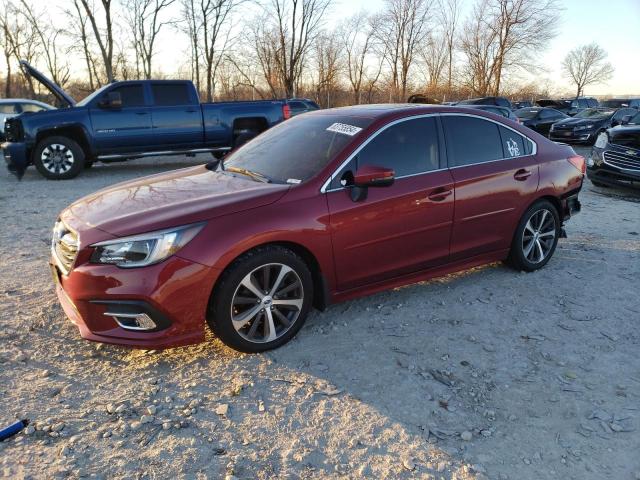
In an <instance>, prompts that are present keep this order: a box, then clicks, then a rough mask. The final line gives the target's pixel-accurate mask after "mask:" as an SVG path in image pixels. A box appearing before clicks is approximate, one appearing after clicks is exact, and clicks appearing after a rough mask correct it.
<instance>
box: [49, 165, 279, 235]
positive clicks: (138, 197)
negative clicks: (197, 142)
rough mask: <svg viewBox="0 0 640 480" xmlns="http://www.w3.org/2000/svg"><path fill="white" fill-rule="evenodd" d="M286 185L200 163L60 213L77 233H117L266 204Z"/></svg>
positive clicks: (88, 198) (78, 203)
mask: <svg viewBox="0 0 640 480" xmlns="http://www.w3.org/2000/svg"><path fill="white" fill-rule="evenodd" d="M289 188H290V186H288V185H282V184H273V183H261V182H256V181H254V180H251V179H249V178H244V177H241V176H239V175H238V176H235V174H234V175H232V174H228V173H222V172H212V171H210V170H208V169H207V168H206V167H205V166H204V165H202V166H199V167H191V168H186V169H181V170H175V171H172V172H167V173H161V174H158V175H152V176H150V177H144V178H141V179H137V180H133V181H129V182H124V183H120V184H117V185H114V186H112V187H109V188H106V189H103V190H99V191H97V192H95V193H93V194H91V195H88V196H86V197H84V198H81V199H80V200H78V201H76V202H74V203H73V204H71V205H70V206H69V207H67V209H66V210H64V211H63V212H62V214H61V215H60V217H61V219H62V220H63V221H64V222H65V223H66V224H67V225H69V226H70V227H71V228H74V229H76V230H78V231H82V230H87V229H91V228H97V229H99V230H101V231H103V232H106V233H108V234H111V235H114V236H116V237H120V236H125V235H134V234H138V233H144V232H149V231H153V230H161V229H164V228H170V227H174V226H179V225H187V224H190V223H195V222H201V221H205V220H209V219H211V218H214V217H218V216H222V215H229V214H232V213H236V212H240V211H243V210H248V209H251V208H256V207H260V206H263V205H268V204H270V203H273V202H275V201H276V200H278V199H279V198H281V197H282V196H283V195H284V194H285V193H286V192H287V191H288V189H289Z"/></svg>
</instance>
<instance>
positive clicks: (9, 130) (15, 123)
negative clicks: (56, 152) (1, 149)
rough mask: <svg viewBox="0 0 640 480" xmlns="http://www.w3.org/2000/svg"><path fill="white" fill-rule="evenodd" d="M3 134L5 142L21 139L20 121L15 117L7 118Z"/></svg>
mask: <svg viewBox="0 0 640 480" xmlns="http://www.w3.org/2000/svg"><path fill="white" fill-rule="evenodd" d="M4 136H5V139H6V140H7V142H19V141H21V140H22V137H23V132H22V122H21V121H20V120H18V119H17V118H7V119H6V120H5V123H4Z"/></svg>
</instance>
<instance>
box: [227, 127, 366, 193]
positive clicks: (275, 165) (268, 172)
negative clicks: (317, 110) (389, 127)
mask: <svg viewBox="0 0 640 480" xmlns="http://www.w3.org/2000/svg"><path fill="white" fill-rule="evenodd" d="M371 122H372V120H371V119H370V118H363V117H345V116H337V115H301V116H298V117H294V118H292V119H290V120H287V121H286V122H283V123H280V124H279V125H277V126H275V127H273V128H271V129H269V130H267V131H266V132H264V133H262V134H260V135H259V136H258V137H256V138H255V139H253V140H252V141H250V142H249V143H246V144H245V145H243V146H242V147H241V148H239V149H238V150H236V151H235V152H234V153H232V154H231V155H230V156H229V157H227V158H226V159H225V161H224V166H225V167H227V166H233V167H237V168H244V169H247V170H251V171H253V172H256V173H259V174H262V175H264V176H266V177H267V178H270V179H271V180H272V181H274V182H278V183H291V184H297V183H301V182H304V181H305V180H308V179H310V178H312V177H313V176H315V175H316V174H318V173H319V172H320V171H321V170H322V169H323V168H325V167H326V166H327V165H328V164H329V163H330V162H331V161H332V160H333V159H334V158H335V157H336V155H338V154H339V153H340V152H341V151H342V150H343V149H344V148H345V147H346V146H347V145H349V144H350V143H352V142H353V141H356V140H357V139H358V138H359V136H360V135H361V131H362V130H364V129H365V128H366V127H368V126H369V125H370V124H371Z"/></svg>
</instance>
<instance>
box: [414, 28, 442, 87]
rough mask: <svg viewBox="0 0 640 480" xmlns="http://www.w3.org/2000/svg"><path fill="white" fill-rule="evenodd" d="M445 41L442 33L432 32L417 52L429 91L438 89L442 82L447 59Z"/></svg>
mask: <svg viewBox="0 0 640 480" xmlns="http://www.w3.org/2000/svg"><path fill="white" fill-rule="evenodd" d="M447 41H448V39H447V37H446V35H445V34H444V33H440V32H434V33H432V34H431V35H429V37H428V39H427V40H426V41H425V45H424V48H421V49H420V50H419V55H420V59H421V60H422V63H423V64H424V66H425V71H426V79H427V89H429V90H435V89H436V88H438V86H439V85H440V81H441V80H442V75H443V73H444V70H445V67H446V66H447V61H448V58H449V57H448V54H449V51H448V50H447Z"/></svg>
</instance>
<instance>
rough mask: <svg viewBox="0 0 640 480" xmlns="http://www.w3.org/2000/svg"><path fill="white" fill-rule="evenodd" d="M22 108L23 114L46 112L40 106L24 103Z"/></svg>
mask: <svg viewBox="0 0 640 480" xmlns="http://www.w3.org/2000/svg"><path fill="white" fill-rule="evenodd" d="M21 107H22V111H23V112H41V111H42V110H44V108H43V107H41V106H40V105H35V104H33V103H23V104H22V105H21Z"/></svg>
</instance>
